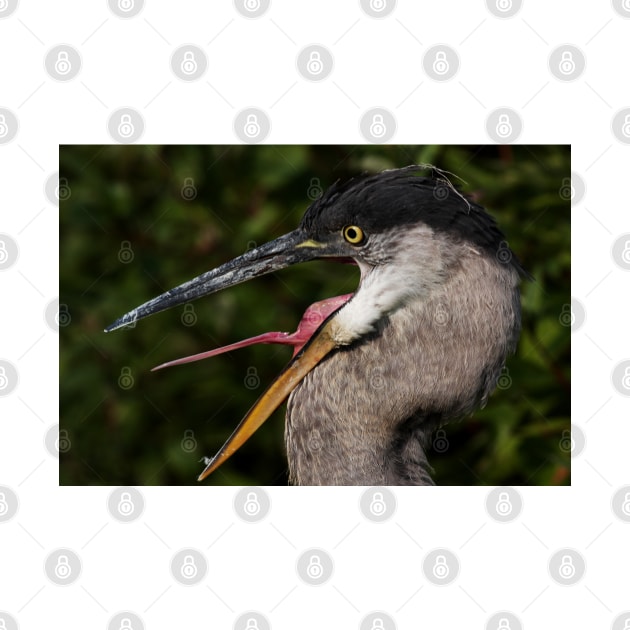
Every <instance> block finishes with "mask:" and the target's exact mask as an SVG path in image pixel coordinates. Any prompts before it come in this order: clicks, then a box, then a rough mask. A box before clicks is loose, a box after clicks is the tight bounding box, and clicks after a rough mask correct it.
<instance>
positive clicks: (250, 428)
mask: <svg viewBox="0 0 630 630" xmlns="http://www.w3.org/2000/svg"><path fill="white" fill-rule="evenodd" d="M422 168H426V166H424V165H423V166H417V165H413V166H409V167H405V168H401V169H393V170H387V171H383V172H380V173H377V174H363V175H359V176H357V177H354V178H352V179H350V180H348V181H345V182H337V183H335V184H334V185H332V186H331V187H330V188H329V189H328V190H327V191H326V192H325V193H324V194H322V195H321V196H320V197H319V198H318V199H317V200H315V201H314V202H313V203H312V204H311V205H310V206H309V207H308V208H307V210H306V212H305V214H304V216H303V218H302V221H301V222H300V224H299V226H298V227H297V228H296V229H295V230H294V231H292V232H290V233H288V234H285V235H284V236H281V237H280V238H277V239H275V240H273V241H271V242H269V243H266V244H265V245H262V246H260V247H257V248H255V249H252V250H250V251H248V252H246V253H245V254H243V255H242V256H239V257H238V258H236V259H234V260H232V261H230V262H227V263H225V264H223V265H221V266H220V267H218V268H216V269H213V270H211V271H208V272H206V273H203V274H202V275H200V276H198V277H197V278H194V279H193V280H190V281H188V282H185V283H184V284H182V285H180V286H178V287H176V288H174V289H171V290H170V291H167V292H165V293H164V294H162V295H160V296H158V297H156V298H154V299H152V300H150V301H148V302H146V303H145V304H143V305H141V306H139V307H137V308H135V309H133V310H132V311H130V312H129V313H127V314H126V315H124V316H123V317H121V318H119V319H118V320H117V321H116V322H114V323H113V324H112V325H111V326H109V327H108V328H107V329H106V331H111V330H115V329H116V328H120V327H122V326H125V325H127V324H129V323H132V322H135V321H136V320H139V319H141V318H143V317H146V316H148V315H151V314H153V313H157V312H160V311H163V310H165V309H168V308H172V307H174V306H177V305H181V304H185V303H188V302H190V301H191V300H195V299H197V298H200V297H202V296H205V295H208V294H210V293H214V292H216V291H219V290H222V289H225V288H227V287H231V286H233V285H236V284H238V283H241V282H244V281H246V280H251V279H252V278H256V277H258V276H261V275H263V274H268V273H272V272H275V271H277V270H279V269H282V268H284V267H288V266H289V265H294V264H296V263H301V262H305V261H310V260H321V259H332V260H336V261H343V262H353V263H355V264H356V265H358V267H359V270H360V273H361V279H360V283H359V286H358V288H357V290H356V291H355V292H354V293H353V294H349V295H344V296H338V297H335V298H331V299H329V300H324V301H322V302H319V303H317V304H315V305H313V306H312V307H311V308H310V309H309V310H307V312H306V313H305V316H304V317H303V318H302V322H301V323H300V326H299V327H298V330H297V332H296V333H294V334H293V335H288V334H287V333H268V334H266V335H260V336H258V337H255V338H253V339H250V340H246V341H244V342H240V343H239V344H234V345H232V346H228V348H227V349H232V348H235V347H242V346H243V345H249V344H251V343H256V342H267V343H269V342H272V343H273V342H277V343H289V344H292V345H294V346H295V354H294V357H293V359H292V360H291V361H290V362H289V364H288V365H287V366H286V368H285V369H284V370H283V371H282V373H281V374H280V375H279V376H278V378H277V379H276V380H275V381H274V382H273V383H272V384H271V385H270V386H269V387H268V388H267V390H266V391H265V392H264V393H263V394H262V396H261V397H260V398H259V399H258V401H257V402H256V403H255V404H254V405H253V407H252V408H251V409H250V411H249V412H248V413H247V414H246V416H245V417H244V418H243V420H242V421H241V422H240V424H239V425H238V426H237V428H236V429H235V431H234V432H233V433H232V435H231V436H230V437H229V439H228V440H227V441H226V442H225V444H224V445H223V446H222V447H221V449H220V450H219V451H218V453H217V454H216V455H215V456H214V457H213V458H211V459H209V458H206V459H205V463H206V468H205V470H204V471H203V472H202V473H201V475H200V477H199V479H200V480H202V479H204V478H205V477H207V476H208V475H209V474H210V473H212V472H213V471H214V470H216V469H217V468H218V467H219V466H220V465H221V464H222V463H223V462H225V460H226V459H227V458H228V457H230V456H231V455H232V454H233V453H234V452H235V451H236V450H237V449H238V448H240V446H241V445H242V444H243V443H244V442H245V441H246V440H247V439H248V438H249V437H250V436H251V435H252V434H253V433H254V432H255V431H256V430H257V429H258V428H259V427H260V426H261V425H262V423H263V422H265V420H266V419H267V418H268V417H269V416H270V415H271V414H272V413H273V412H274V411H275V410H276V409H277V408H278V407H279V406H280V405H281V404H282V403H283V402H284V401H285V400H286V399H287V398H288V405H287V412H286V425H285V427H286V428H285V441H286V449H287V459H288V464H289V481H290V482H291V483H293V484H297V485H370V486H375V485H433V483H434V482H433V480H432V478H431V474H432V470H431V467H430V465H429V462H428V460H427V455H426V450H427V445H428V444H429V443H430V439H431V434H432V432H433V431H434V430H435V429H436V428H438V427H440V426H442V425H444V424H445V423H447V422H449V421H451V420H457V419H461V418H464V417H465V416H467V415H469V414H470V413H472V412H473V411H474V410H475V409H477V408H479V407H482V406H484V405H485V404H486V401H487V399H488V396H489V395H490V393H491V392H492V391H493V390H494V388H495V386H496V384H497V381H498V378H499V376H500V374H501V370H502V368H503V367H504V365H505V361H506V358H507V356H508V355H509V354H510V353H511V352H513V351H514V349H515V346H516V343H517V341H518V337H519V334H520V324H521V312H520V294H519V288H518V287H519V282H520V279H521V277H523V276H527V274H526V273H525V272H524V270H523V268H522V267H521V265H520V263H519V261H518V260H517V258H516V256H515V255H514V254H513V253H512V251H511V250H510V249H509V247H508V245H507V242H506V239H505V237H504V235H503V233H502V232H501V231H500V229H499V228H498V226H497V224H496V222H495V220H494V219H493V218H492V217H491V215H490V214H488V212H486V211H485V210H484V209H483V208H482V207H481V206H480V205H478V204H477V203H475V202H474V201H472V200H471V199H469V198H468V197H466V196H464V195H463V194H462V193H461V192H460V191H459V190H458V189H457V188H456V187H455V186H453V185H452V184H451V182H450V180H449V179H448V177H447V176H446V175H445V173H444V172H443V171H440V170H438V169H434V168H431V172H430V174H429V176H421V175H420V174H419V171H420V170H421V169H422ZM224 350H225V349H219V350H215V351H213V352H211V353H203V354H201V355H197V356H195V357H189V358H187V359H181V360H178V361H174V362H171V363H170V364H166V365H171V364H175V363H182V362H186V361H192V360H197V359H199V358H203V357H205V356H210V355H213V354H218V353H219V352H222V351H224ZM161 367H163V366H161Z"/></svg>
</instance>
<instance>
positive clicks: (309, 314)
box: [151, 293, 354, 372]
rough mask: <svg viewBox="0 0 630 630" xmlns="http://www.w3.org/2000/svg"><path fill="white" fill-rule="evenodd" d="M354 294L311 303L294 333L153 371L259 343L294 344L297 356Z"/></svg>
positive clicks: (256, 340)
mask: <svg viewBox="0 0 630 630" xmlns="http://www.w3.org/2000/svg"><path fill="white" fill-rule="evenodd" d="M353 295H354V294H353V293H346V294H345V295H338V296H337V297H332V298H328V299H326V300H321V301H320V302H315V303H314V304H311V305H310V306H309V307H308V308H307V309H306V311H304V315H302V319H301V320H300V323H299V324H298V327H297V330H296V331H295V332H294V333H286V332H268V333H263V334H262V335H256V336H255V337H250V338H249V339H244V340H243V341H238V342H237V343H232V344H230V345H228V346H223V347H222V348H216V349H215V350H209V351H208V352H201V353H199V354H193V355H192V356H189V357H184V358H182V359H175V361H169V362H168V363H162V365H158V366H157V367H154V368H153V369H152V370H151V371H152V372H155V370H161V369H162V368H166V367H171V366H173V365H182V364H183V363H193V362H194V361H201V360H202V359H209V358H210V357H216V356H217V355H218V354H223V353H224V352H231V351H232V350H238V349H239V348H245V347H246V346H253V345H255V344H257V343H278V344H283V345H287V346H293V347H294V350H293V356H295V355H296V354H297V353H298V352H299V351H300V350H301V349H302V348H303V347H304V346H305V344H306V342H307V341H308V340H309V339H310V338H311V337H312V336H313V334H314V333H315V331H316V330H317V329H318V328H319V327H320V325H321V324H322V322H323V321H324V320H325V319H326V318H327V317H329V316H330V315H331V314H332V313H334V312H335V311H336V310H338V309H340V308H341V307H342V306H343V305H344V304H345V303H346V302H347V301H348V300H349V299H350V298H351V297H352V296H353Z"/></svg>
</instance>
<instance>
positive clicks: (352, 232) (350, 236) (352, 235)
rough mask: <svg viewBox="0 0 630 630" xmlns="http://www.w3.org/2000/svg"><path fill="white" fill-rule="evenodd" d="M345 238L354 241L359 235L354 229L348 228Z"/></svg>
mask: <svg viewBox="0 0 630 630" xmlns="http://www.w3.org/2000/svg"><path fill="white" fill-rule="evenodd" d="M346 236H347V237H348V240H350V241H354V240H356V239H357V238H358V236H359V235H358V234H357V231H356V230H355V229H354V228H348V230H347V231H346Z"/></svg>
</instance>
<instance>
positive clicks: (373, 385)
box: [285, 251, 520, 485]
mask: <svg viewBox="0 0 630 630" xmlns="http://www.w3.org/2000/svg"><path fill="white" fill-rule="evenodd" d="M467 256H468V257H467V258H466V257H465V258H464V259H462V261H461V265H458V268H456V269H454V270H453V273H452V274H451V275H450V276H449V278H448V279H447V281H445V282H444V283H443V284H442V285H440V287H439V289H436V290H434V291H433V292H432V293H431V294H430V295H429V296H425V297H423V298H418V299H415V300H412V301H409V302H408V303H406V304H404V305H403V306H401V307H400V308H398V309H397V310H396V311H394V312H392V313H391V314H389V315H388V316H386V317H384V318H382V319H381V320H380V321H379V322H378V324H377V326H376V329H375V330H374V332H372V333H369V334H368V335H366V336H364V337H362V338H361V339H360V340H358V341H356V342H354V343H352V344H351V345H349V346H346V347H342V348H339V349H338V350H336V351H334V352H333V353H331V354H330V355H329V356H328V357H326V358H325V359H324V360H323V361H322V362H321V363H320V364H318V365H317V367H316V368H315V369H314V370H313V371H312V372H310V373H309V374H308V375H307V376H306V378H305V379H304V380H303V381H302V383H300V385H299V386H298V387H297V388H296V389H295V390H294V391H293V393H292V394H291V396H290V398H289V403H288V408H287V423H286V432H285V437H286V444H287V456H288V460H289V472H290V481H291V483H295V484H299V485H411V484H416V485H432V484H433V482H432V481H431V477H430V472H431V468H430V466H429V464H428V462H427V457H426V452H425V448H426V445H427V444H428V443H429V440H430V435H431V432H432V430H433V429H434V428H435V427H436V426H439V425H441V424H444V423H446V422H448V421H449V420H451V419H458V418H461V417H463V416H465V415H468V414H470V413H471V412H472V411H473V410H474V409H475V408H477V407H479V406H482V405H483V404H485V401H486V399H487V397H488V395H489V393H490V392H491V391H492V390H493V389H494V387H495V385H496V382H497V379H498V377H499V375H500V372H501V368H502V367H503V365H504V362H505V358H506V356H507V354H508V352H510V351H511V350H512V349H513V346H514V343H515V341H516V339H517V337H518V331H519V327H520V306H519V296H518V289H517V284H518V274H517V272H516V271H515V270H514V269H513V268H512V267H508V266H505V265H501V264H500V263H498V262H497V261H495V260H490V259H488V258H486V257H484V256H481V255H479V254H478V253H476V252H474V251H473V252H470V253H469V255H467ZM471 278H472V279H473V280H472V281H471Z"/></svg>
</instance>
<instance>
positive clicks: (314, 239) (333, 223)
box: [105, 166, 522, 480]
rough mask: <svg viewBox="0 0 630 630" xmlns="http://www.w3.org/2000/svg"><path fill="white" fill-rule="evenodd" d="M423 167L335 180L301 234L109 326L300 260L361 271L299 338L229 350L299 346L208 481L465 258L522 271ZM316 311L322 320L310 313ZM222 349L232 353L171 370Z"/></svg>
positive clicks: (475, 209)
mask: <svg viewBox="0 0 630 630" xmlns="http://www.w3.org/2000/svg"><path fill="white" fill-rule="evenodd" d="M422 168H427V167H425V166H409V167H406V168H402V169H395V170H390V171H383V172H381V173H378V174H375V175H361V176H358V177H355V178H353V179H351V180H349V181H347V182H344V183H339V182H337V183H335V184H334V185H333V186H331V187H330V188H329V189H328V190H327V191H326V192H325V193H324V194H323V195H322V196H320V197H319V198H318V199H317V200H315V201H314V202H313V203H312V204H311V205H310V206H309V207H308V209H307V210H306V213H305V214H304V217H303V218H302V221H301V222H300V224H299V226H298V227H297V229H295V230H294V231H292V232H290V233H288V234H285V235H284V236H281V237H279V238H277V239H275V240H273V241H271V242H269V243H266V244H264V245H261V246H260V247H257V248H255V249H252V250H250V251H248V252H246V253H245V254H243V255H242V256H239V257H238V258H235V259H234V260H231V261H229V262H227V263H225V264H224V265H221V266H220V267H217V268H216V269H213V270H211V271H208V272H206V273H203V274H202V275H200V276H198V277H196V278H194V279H192V280H189V281H188V282H185V283H184V284H182V285H180V286H178V287H176V288H174V289H171V290H170V291H167V292H165V293H164V294H162V295H160V296H158V297H156V298H154V299H152V300H150V301H148V302H146V303H145V304H143V305H141V306H139V307H137V308H135V309H133V310H132V311H130V312H129V313H127V314H125V315H124V316H122V317H121V318H119V319H118V320H116V321H115V322H114V323H113V324H111V325H110V326H108V327H107V328H106V329H105V330H106V332H110V331H113V330H116V329H117V328H121V327H123V326H126V325H128V324H132V323H135V322H136V321H137V320H139V319H142V318H144V317H147V316H148V315H152V314H154V313H158V312H160V311H163V310H166V309H169V308H172V307H175V306H178V305H181V304H185V303H188V302H191V301H192V300H196V299H198V298H200V297H203V296H206V295H209V294H211V293H215V292H217V291H220V290H222V289H226V288H228V287H231V286H234V285H236V284H239V283H241V282H245V281H247V280H251V279H253V278H256V277H258V276H262V275H265V274H268V273H273V272H276V271H278V270H280V269H283V268H285V267H288V266H291V265H294V264H297V263H301V262H307V261H312V260H323V259H328V260H334V261H339V262H352V263H355V264H357V265H358V267H359V269H360V271H361V280H360V284H359V287H358V289H357V291H356V292H355V293H354V294H349V295H345V296H338V297H337V298H332V299H330V300H325V301H323V302H320V303H317V304H316V305H313V307H311V309H309V310H307V313H306V314H305V316H304V318H303V319H302V322H301V323H300V327H298V332H296V333H295V334H294V335H293V336H288V338H287V337H280V335H286V333H267V334H266V335H260V336H259V337H256V338H254V339H252V340H247V341H246V342H241V343H240V344H234V345H233V346H228V347H227V349H232V348H234V347H242V345H249V344H250V343H255V342H263V343H270V342H271V343H273V342H277V343H291V344H293V345H294V346H296V353H295V355H294V357H293V359H292V360H291V362H290V363H289V364H288V365H287V367H286V368H285V369H284V370H283V371H282V373H281V374H280V375H279V376H278V378H277V379H276V380H275V381H274V382H273V383H272V384H271V385H270V386H269V387H268V388H267V390H266V391H265V392H264V393H263V394H262V396H261V397H260V398H259V400H258V401H257V402H256V403H255V404H254V406H253V407H252V408H251V409H250V411H249V412H248V413H247V415H246V416H245V417H244V418H243V420H242V421H241V423H240V424H239V425H238V427H237V428H236V430H235V431H234V432H233V434H232V435H231V436H230V438H229V439H228V440H227V442H226V443H225V444H224V445H223V447H222V448H221V449H220V451H219V452H218V453H217V455H216V456H215V457H214V458H213V459H211V460H207V461H206V464H207V466H206V469H205V470H204V471H203V473H202V474H201V476H200V477H199V479H200V480H201V479H203V478H205V477H206V476H207V475H209V474H210V473H211V472H213V471H214V470H216V468H218V467H219V466H220V465H221V464H222V463H223V462H224V461H225V460H226V459H227V458H228V457H230V456H231V455H232V454H233V453H234V452H235V451H236V450H238V448H240V446H241V445H242V444H243V443H244V442H245V441H246V440H247V439H248V438H249V437H250V436H251V435H252V434H253V433H254V432H255V431H256V430H257V429H258V428H259V427H260V426H261V425H262V423H263V422H265V420H266V419H267V418H268V417H269V416H270V415H271V414H272V413H273V412H274V411H275V410H276V409H277V408H278V407H279V406H280V405H281V404H282V403H283V402H284V401H285V400H286V398H287V397H288V396H289V394H290V393H291V391H292V390H293V389H295V387H296V386H297V385H298V384H299V383H300V382H301V381H302V379H304V377H305V376H306V375H307V374H308V373H309V372H310V371H311V370H313V369H314V368H315V367H316V366H317V364H318V363H319V362H320V361H322V360H323V359H324V358H325V357H326V356H327V355H328V354H329V353H331V352H333V351H334V350H336V349H338V348H342V347H347V346H350V345H351V344H353V343H355V342H359V341H360V340H361V339H362V338H364V337H366V336H367V335H369V334H371V333H374V332H375V331H376V330H377V327H378V324H379V322H381V321H383V319H384V318H387V317H388V316H389V315H391V314H392V313H393V312H394V311H396V310H397V309H399V308H401V307H403V306H405V305H406V304H408V303H409V302H410V301H415V300H423V299H427V298H428V297H429V296H430V295H431V294H432V292H433V291H436V290H438V289H439V287H440V286H441V285H442V284H443V283H444V282H445V280H446V279H447V278H448V277H449V275H450V274H451V273H452V270H453V269H454V268H455V267H457V265H461V264H462V263H461V260H462V252H464V251H468V252H473V253H476V254H478V255H486V256H490V257H492V258H494V259H495V260H496V262H497V264H501V263H505V264H507V265H509V266H511V267H512V268H513V269H515V270H516V271H518V272H520V273H522V269H521V268H520V266H519V264H518V261H517V260H516V258H515V257H514V256H513V255H512V253H511V251H510V250H509V249H508V248H507V243H506V242H505V240H504V237H503V235H502V233H501V232H500V230H499V229H498V227H497V225H496V223H495V221H494V219H493V218H492V217H491V216H490V215H489V214H488V213H487V212H486V211H485V210H484V209H483V208H481V207H480V206H478V205H477V204H475V203H473V202H472V201H470V200H469V199H467V198H466V197H464V196H463V195H462V194H461V193H460V192H459V191H457V189H456V188H455V187H454V186H453V185H452V184H451V183H450V181H449V180H448V178H447V177H446V176H445V174H444V173H443V172H442V171H439V170H438V169H435V168H434V167H429V168H430V170H431V176H430V177H420V176H418V171H419V170H421V169H422ZM502 252H505V254H504V256H503V258H504V259H502V258H501V256H502ZM313 313H315V314H316V315H317V317H315V318H313V317H309V314H310V315H312V314H313ZM221 351H225V349H219V350H215V351H212V352H209V353H204V354H203V355H197V356H195V357H192V358H187V359H183V360H178V361H173V362H170V363H169V364H165V365H172V364H177V363H182V362H187V361H190V360H196V359H198V358H204V357H206V356H212V355H214V354H217V353H219V352H221ZM160 367H163V366H160Z"/></svg>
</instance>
